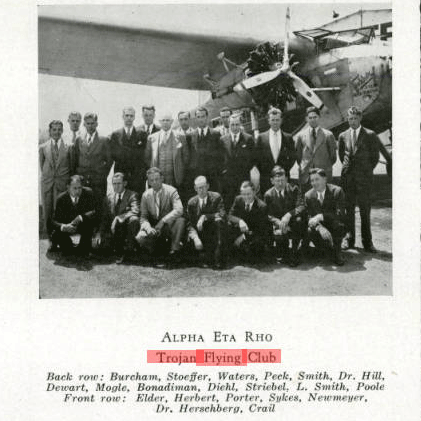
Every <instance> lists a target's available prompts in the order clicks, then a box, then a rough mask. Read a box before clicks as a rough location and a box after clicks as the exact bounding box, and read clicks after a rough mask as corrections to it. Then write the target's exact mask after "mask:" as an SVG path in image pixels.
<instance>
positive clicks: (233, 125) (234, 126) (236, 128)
mask: <svg viewBox="0 0 421 421" xmlns="http://www.w3.org/2000/svg"><path fill="white" fill-rule="evenodd" d="M240 129H241V123H240V119H239V118H232V119H231V121H230V131H231V132H232V133H234V134H237V133H239V132H240Z"/></svg>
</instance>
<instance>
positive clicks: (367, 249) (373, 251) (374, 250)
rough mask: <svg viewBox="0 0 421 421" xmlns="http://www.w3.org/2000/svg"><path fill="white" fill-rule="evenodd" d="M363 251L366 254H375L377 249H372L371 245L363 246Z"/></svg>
mask: <svg viewBox="0 0 421 421" xmlns="http://www.w3.org/2000/svg"><path fill="white" fill-rule="evenodd" d="M364 250H365V251H367V252H368V253H377V249H376V247H374V245H373V243H369V244H364Z"/></svg>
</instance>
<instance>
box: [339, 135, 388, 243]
mask: <svg viewBox="0 0 421 421" xmlns="http://www.w3.org/2000/svg"><path fill="white" fill-rule="evenodd" d="M351 136H352V131H351V129H348V130H346V131H344V132H342V133H341V134H340V135H339V158H340V160H341V162H342V174H341V182H342V187H343V189H344V191H345V199H346V216H347V218H346V229H347V233H348V235H349V236H350V242H351V243H353V242H354V241H355V206H356V205H358V207H359V209H360V216H361V237H362V242H363V245H364V247H366V246H369V245H370V244H371V243H372V237H371V225H370V212H371V189H372V186H373V170H374V168H375V167H376V165H377V163H378V161H379V144H380V139H379V138H378V137H377V135H376V133H374V132H373V131H371V130H369V129H366V128H364V127H361V129H360V133H359V135H358V138H357V142H356V146H355V148H354V150H353V148H352V143H351V142H352V140H351Z"/></svg>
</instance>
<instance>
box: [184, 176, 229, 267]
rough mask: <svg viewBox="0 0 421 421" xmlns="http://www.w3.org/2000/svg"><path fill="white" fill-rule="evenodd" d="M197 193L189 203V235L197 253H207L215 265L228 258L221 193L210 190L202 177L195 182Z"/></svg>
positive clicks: (218, 265)
mask: <svg viewBox="0 0 421 421" xmlns="http://www.w3.org/2000/svg"><path fill="white" fill-rule="evenodd" d="M194 189H195V190H196V192H197V195H196V196H194V197H192V198H191V199H190V200H189V203H188V205H187V216H188V236H189V239H190V240H191V241H192V242H193V244H194V248H195V249H196V251H198V252H202V251H204V253H205V256H206V258H207V260H208V261H210V263H211V264H212V265H215V267H216V268H221V267H222V266H223V264H224V261H225V257H226V256H225V250H224V242H225V234H226V212H225V208H224V202H223V200H222V196H221V195H220V194H219V193H217V192H212V191H209V184H208V181H207V180H206V177H203V176H199V177H197V178H196V180H195V181H194Z"/></svg>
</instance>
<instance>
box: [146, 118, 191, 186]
mask: <svg viewBox="0 0 421 421" xmlns="http://www.w3.org/2000/svg"><path fill="white" fill-rule="evenodd" d="M160 123H161V130H160V131H158V132H156V133H153V134H151V135H150V136H149V138H148V142H147V145H146V150H145V162H146V165H147V167H148V168H151V167H158V168H160V169H161V171H162V173H163V175H164V181H165V184H169V185H170V186H174V187H176V188H179V187H180V186H181V185H182V184H183V181H184V168H185V166H186V165H187V164H188V162H189V150H188V146H187V143H186V138H185V136H184V135H182V134H180V133H179V132H176V131H175V130H171V126H172V123H173V119H172V116H171V114H165V115H164V116H163V117H162V119H161V120H160Z"/></svg>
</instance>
